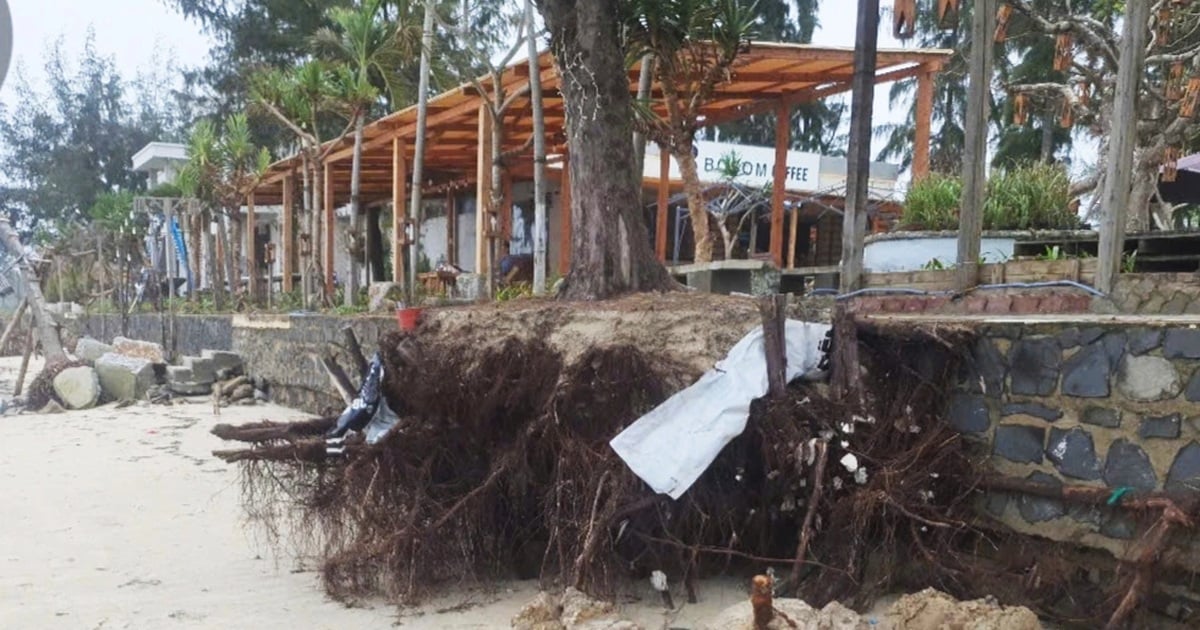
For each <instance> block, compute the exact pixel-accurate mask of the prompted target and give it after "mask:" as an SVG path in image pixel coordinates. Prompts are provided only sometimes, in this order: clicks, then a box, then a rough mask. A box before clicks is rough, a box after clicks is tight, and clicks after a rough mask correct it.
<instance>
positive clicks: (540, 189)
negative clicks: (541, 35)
mask: <svg viewBox="0 0 1200 630" xmlns="http://www.w3.org/2000/svg"><path fill="white" fill-rule="evenodd" d="M525 28H526V29H528V35H529V38H528V41H527V42H526V46H527V51H528V55H529V98H530V103H531V106H532V109H533V293H534V295H542V294H544V293H545V292H546V115H545V108H544V107H543V106H542V83H541V79H540V78H539V75H540V74H541V69H540V68H539V65H538V53H537V23H536V21H535V20H534V19H533V0H525Z"/></svg>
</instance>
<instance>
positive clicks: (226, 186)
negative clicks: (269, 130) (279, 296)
mask: <svg viewBox="0 0 1200 630" xmlns="http://www.w3.org/2000/svg"><path fill="white" fill-rule="evenodd" d="M270 163H271V155H270V153H269V152H268V151H267V150H266V149H265V148H259V147H256V146H255V145H254V142H253V140H252V139H251V133H250V124H249V123H248V122H247V120H246V115H245V114H234V115H233V116H230V117H229V118H227V119H226V120H225V121H224V124H223V125H222V127H221V128H218V127H217V126H216V125H215V124H213V123H212V121H209V120H201V121H200V122H199V123H197V124H196V127H195V128H194V129H193V130H192V134H191V136H190V137H189V139H188V161H187V163H185V164H184V166H183V168H182V169H181V170H180V172H179V178H178V181H179V187H180V188H181V189H182V190H183V193H184V195H186V196H188V197H193V198H196V199H198V200H199V201H200V202H201V204H202V206H203V208H204V211H203V212H204V223H206V224H208V223H211V222H212V219H213V214H212V213H213V210H214V209H215V210H217V211H220V212H221V213H223V214H224V215H225V216H226V217H228V218H229V220H230V222H231V223H232V224H233V226H234V234H235V240H234V241H233V242H231V241H230V239H227V238H226V237H225V234H224V225H223V223H224V222H223V221H218V230H219V238H220V239H221V240H222V241H223V243H224V244H225V279H226V280H227V281H228V282H229V286H230V289H232V290H236V289H237V281H238V277H239V276H240V274H239V273H238V270H237V268H236V265H235V264H234V261H235V259H236V258H238V256H236V252H237V250H238V248H239V243H237V242H236V240H237V236H238V235H239V234H240V233H241V230H240V226H241V216H240V211H241V208H242V203H243V201H244V200H245V194H246V191H248V190H252V189H253V188H254V186H255V185H257V184H258V182H259V181H260V180H261V179H262V176H263V174H264V173H265V172H266V170H267V167H268V166H269V165H270ZM251 229H253V228H251ZM204 241H205V248H206V249H207V250H208V252H209V259H208V263H209V283H210V284H211V285H212V289H213V300H214V304H215V306H216V307H217V308H223V306H224V286H223V285H224V283H223V282H222V279H221V277H220V276H221V274H220V272H219V267H218V264H217V261H216V256H215V253H216V247H215V244H214V242H213V235H212V232H211V231H209V230H205V232H204ZM252 265H253V262H252V261H251V262H250V263H249V264H248V266H250V267H251V268H250V269H248V271H250V272H252V271H253V266H252Z"/></svg>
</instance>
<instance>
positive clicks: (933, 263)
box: [921, 258, 948, 271]
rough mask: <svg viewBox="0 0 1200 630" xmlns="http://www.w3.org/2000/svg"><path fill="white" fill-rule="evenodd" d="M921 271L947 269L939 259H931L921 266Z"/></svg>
mask: <svg viewBox="0 0 1200 630" xmlns="http://www.w3.org/2000/svg"><path fill="white" fill-rule="evenodd" d="M921 269H923V270H925V271H944V270H946V269H948V267H947V266H946V263H944V262H942V259H941V258H931V259H930V260H929V262H927V263H925V264H924V265H921Z"/></svg>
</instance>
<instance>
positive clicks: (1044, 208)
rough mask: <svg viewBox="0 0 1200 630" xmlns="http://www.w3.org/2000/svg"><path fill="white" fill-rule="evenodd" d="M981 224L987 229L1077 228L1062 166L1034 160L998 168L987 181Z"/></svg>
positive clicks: (1077, 219)
mask: <svg viewBox="0 0 1200 630" xmlns="http://www.w3.org/2000/svg"><path fill="white" fill-rule="evenodd" d="M983 226H984V228H985V229H988V230H1066V229H1074V228H1077V227H1079V217H1078V216H1077V215H1076V214H1075V212H1074V211H1073V210H1072V209H1071V181H1070V179H1069V178H1068V177H1067V172H1066V170H1065V169H1064V168H1062V167H1061V166H1058V165H1054V164H1044V163H1040V162H1039V163H1034V164H1025V165H1021V166H1016V167H1013V168H1009V169H1004V170H999V171H996V172H994V173H992V176H991V178H990V179H989V180H988V191H987V200H986V201H985V203H984V209H983Z"/></svg>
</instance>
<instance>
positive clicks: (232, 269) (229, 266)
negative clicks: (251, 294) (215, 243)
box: [217, 212, 242, 302]
mask: <svg viewBox="0 0 1200 630" xmlns="http://www.w3.org/2000/svg"><path fill="white" fill-rule="evenodd" d="M225 223H226V221H225V220H224V219H222V220H221V221H219V222H218V223H217V238H219V239H221V243H222V245H223V248H222V250H223V251H222V253H223V254H225V282H226V283H227V284H228V285H229V296H230V298H231V299H233V301H235V302H236V301H237V300H236V296H237V295H238V294H239V293H241V290H242V288H241V287H242V283H241V280H242V272H241V266H240V265H239V264H238V262H239V261H241V260H242V256H241V250H242V248H241V247H240V246H241V236H242V230H241V222H240V221H238V217H237V213H236V212H234V213H232V214H231V215H230V216H229V217H228V223H229V225H228V226H226V225H225ZM231 233H232V235H231Z"/></svg>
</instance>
